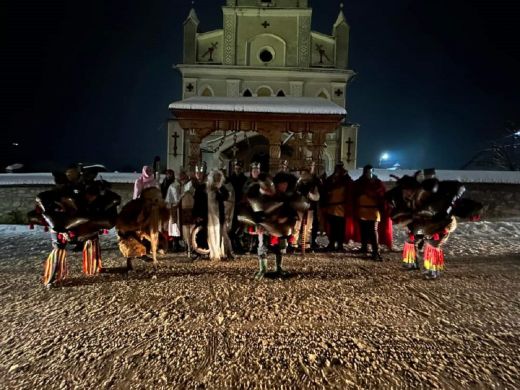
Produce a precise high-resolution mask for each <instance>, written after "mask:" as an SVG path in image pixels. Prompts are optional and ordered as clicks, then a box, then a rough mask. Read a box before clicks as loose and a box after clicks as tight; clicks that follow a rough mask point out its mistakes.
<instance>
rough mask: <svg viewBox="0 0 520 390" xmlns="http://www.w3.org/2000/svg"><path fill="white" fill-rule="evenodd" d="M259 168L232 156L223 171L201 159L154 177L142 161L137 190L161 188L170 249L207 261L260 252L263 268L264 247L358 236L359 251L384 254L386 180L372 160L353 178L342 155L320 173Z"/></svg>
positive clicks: (335, 247)
mask: <svg viewBox="0 0 520 390" xmlns="http://www.w3.org/2000/svg"><path fill="white" fill-rule="evenodd" d="M262 168H263V167H262V166H261V164H260V163H258V162H253V163H252V164H251V165H250V167H249V172H247V173H246V172H245V171H244V167H243V164H242V163H241V162H240V161H234V162H233V165H232V171H231V173H230V174H229V175H228V174H227V172H225V171H224V170H217V169H213V170H211V171H209V172H208V171H207V168H206V165H205V164H203V163H201V164H199V165H197V167H196V169H195V172H194V174H193V175H189V174H188V173H187V172H186V171H184V170H180V171H179V172H177V173H178V175H176V173H175V172H174V171H173V170H171V169H169V170H167V171H166V172H165V175H164V179H163V180H162V182H161V183H159V182H158V181H157V180H155V179H153V172H152V169H151V168H150V167H146V166H145V167H143V171H142V174H141V176H140V177H139V178H138V179H137V181H136V182H135V188H134V197H138V196H139V193H140V191H142V189H144V188H147V187H149V186H155V187H157V188H160V189H161V192H162V194H163V197H164V199H165V202H166V204H167V206H168V207H169V209H170V219H169V221H168V224H167V226H164V228H163V236H164V237H165V239H166V240H167V241H168V242H169V245H168V249H169V250H172V251H174V252H179V251H182V250H185V251H186V252H187V254H188V256H190V257H194V258H195V257H198V256H207V257H209V258H210V259H212V260H220V259H232V258H234V257H235V256H236V255H240V254H244V253H247V252H250V253H257V254H258V256H259V258H260V259H261V263H262V264H261V265H260V270H263V272H265V268H266V267H265V264H264V261H263V259H265V257H266V255H267V252H268V251H269V249H271V250H272V251H273V252H275V253H278V255H277V256H278V257H281V254H283V253H291V252H302V253H306V252H309V251H325V252H340V253H343V252H346V249H345V246H344V244H345V243H348V242H349V241H351V240H352V241H356V242H360V243H361V247H360V249H359V250H357V252H359V253H360V254H366V255H367V257H370V258H371V259H373V260H375V261H382V257H381V254H380V245H385V246H386V247H387V248H388V249H389V250H391V249H392V222H391V220H390V218H389V216H390V214H389V208H388V202H387V201H386V200H385V187H384V185H383V183H382V182H381V181H380V180H379V179H378V178H377V177H376V176H375V175H374V172H373V168H372V166H370V165H367V166H365V167H364V169H363V175H362V176H361V177H360V178H359V179H358V180H356V181H354V180H352V178H351V177H350V175H349V174H348V172H347V170H346V169H345V167H344V165H343V163H342V162H338V163H337V164H336V165H335V168H334V172H333V173H332V175H330V176H328V177H327V176H325V175H321V176H318V175H317V174H316V172H315V169H314V166H311V167H310V168H309V169H303V170H301V171H299V172H291V171H289V168H288V164H287V163H286V162H283V163H282V164H281V168H280V171H279V172H278V173H276V174H275V175H273V176H271V175H269V174H267V173H266V172H263V171H262ZM323 237H328V243H327V240H326V239H325V240H323ZM320 238H322V239H321V240H320ZM280 248H281V249H280ZM369 249H370V251H369ZM278 263H280V264H279V266H278V267H277V269H280V272H282V271H281V261H280V260H279V261H278Z"/></svg>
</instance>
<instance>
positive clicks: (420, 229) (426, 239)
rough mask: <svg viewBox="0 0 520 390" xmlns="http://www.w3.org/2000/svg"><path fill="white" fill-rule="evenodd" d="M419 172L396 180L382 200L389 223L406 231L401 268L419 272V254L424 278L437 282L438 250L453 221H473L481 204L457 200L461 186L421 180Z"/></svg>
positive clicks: (440, 262)
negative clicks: (389, 215)
mask: <svg viewBox="0 0 520 390" xmlns="http://www.w3.org/2000/svg"><path fill="white" fill-rule="evenodd" d="M420 172H421V171H419V172H417V173H416V175H415V176H403V177H402V178H399V179H398V180H397V183H396V186H395V187H394V188H393V189H392V190H390V191H388V192H387V193H386V195H385V197H386V199H387V200H388V201H389V203H390V204H391V206H392V220H393V221H394V222H395V223H399V224H401V225H406V226H407V228H408V230H409V238H408V242H406V243H405V245H404V249H403V265H404V266H405V267H406V268H408V269H419V262H418V256H419V252H420V250H423V259H424V268H425V270H426V274H425V276H426V277H427V278H437V277H438V276H440V273H441V271H442V270H443V268H444V255H443V252H442V249H441V247H442V245H443V244H444V243H445V242H446V241H447V239H448V237H449V235H450V233H452V232H453V231H454V230H455V229H456V226H457V222H456V217H459V218H470V219H473V218H474V217H476V216H477V215H478V213H479V212H480V210H481V209H482V204H480V203H478V202H475V201H472V200H471V199H461V196H462V195H463V194H464V191H465V188H464V186H463V185H462V183H460V182H458V181H439V180H438V179H436V178H435V177H431V178H426V179H422V180H421V179H420V176H419V173H420Z"/></svg>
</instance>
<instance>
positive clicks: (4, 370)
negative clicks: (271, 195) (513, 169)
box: [0, 220, 520, 389]
mask: <svg viewBox="0 0 520 390" xmlns="http://www.w3.org/2000/svg"><path fill="white" fill-rule="evenodd" d="M403 235H404V232H403V231H402V230H400V229H396V230H395V237H396V242H397V241H399V242H402V238H403ZM519 238H520V220H509V221H501V222H500V221H499V222H474V223H461V224H460V226H459V229H458V230H457V231H456V232H455V234H454V235H453V236H452V237H451V238H450V240H449V241H448V243H447V246H446V266H447V269H446V272H445V273H444V275H443V276H442V277H441V278H440V279H439V280H435V281H427V280H424V279H423V278H422V277H421V273H420V272H404V271H402V270H401V265H400V253H398V252H391V253H389V252H384V253H383V256H384V258H385V260H386V261H384V262H373V261H370V260H368V259H366V258H361V257H357V256H356V255H354V254H352V253H346V254H326V253H319V254H307V255H306V257H305V258H302V257H301V256H300V255H292V256H288V257H287V258H286V260H285V266H286V269H287V270H288V271H289V272H290V275H289V276H288V277H287V278H284V279H278V278H274V279H272V278H266V279H264V280H261V281H255V280H253V279H252V275H253V273H254V272H255V270H256V267H257V260H256V258H255V257H254V256H243V257H240V258H237V259H236V260H234V261H229V262H209V261H195V262H192V261H188V260H187V259H186V258H185V256H184V255H182V254H166V255H163V256H161V257H160V258H159V267H158V269H156V270H154V269H152V268H151V266H150V265H149V264H147V263H143V262H139V263H138V264H137V266H136V268H137V271H136V272H134V273H131V274H127V273H126V272H125V268H124V266H125V265H126V262H125V260H124V259H123V258H122V257H121V254H120V253H119V251H118V248H117V245H116V240H115V234H114V233H113V232H111V233H110V234H109V235H108V236H103V237H102V239H101V242H102V256H103V266H104V268H105V270H106V272H105V273H102V274H100V275H97V276H92V277H86V276H84V275H83V274H82V273H81V253H73V252H71V251H69V253H68V259H69V265H70V273H69V276H68V278H67V279H66V280H65V281H64V282H63V284H62V285H61V287H57V288H53V289H50V290H47V289H45V288H44V287H43V286H42V285H41V274H42V263H43V261H44V259H45V258H46V256H47V254H48V253H49V250H50V240H49V234H48V233H46V232H44V231H43V230H41V229H35V230H28V228H27V227H25V226H11V225H0V243H1V251H0V329H2V332H1V333H0V387H1V388H5V389H33V388H38V389H39V388H64V389H66V388H78V389H79V388H81V389H83V388H90V389H101V388H103V389H104V388H125V389H126V388H157V389H159V388H233V389H235V388H251V389H254V388H283V387H285V388H335V389H362V388H443V389H452V388H479V389H480V388H482V389H484V388H500V389H501V388H510V389H514V388H520V361H519V360H518V345H520V322H519V318H520V306H519V302H520V239H519ZM399 246H400V245H396V247H397V248H396V249H398V248H399ZM269 262H270V266H271V267H272V266H273V265H272V262H273V256H272V255H269ZM134 265H135V264H134Z"/></svg>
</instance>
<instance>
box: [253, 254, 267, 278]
mask: <svg viewBox="0 0 520 390" xmlns="http://www.w3.org/2000/svg"><path fill="white" fill-rule="evenodd" d="M258 265H259V268H260V269H259V270H258V272H257V273H256V274H255V279H257V280H260V279H262V278H263V277H264V275H265V273H266V272H267V259H266V258H265V257H264V256H261V257H259V258H258Z"/></svg>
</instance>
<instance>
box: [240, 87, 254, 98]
mask: <svg viewBox="0 0 520 390" xmlns="http://www.w3.org/2000/svg"><path fill="white" fill-rule="evenodd" d="M242 96H245V97H251V96H253V94H252V93H251V91H250V90H249V89H246V90H245V91H244V93H243V94H242Z"/></svg>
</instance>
